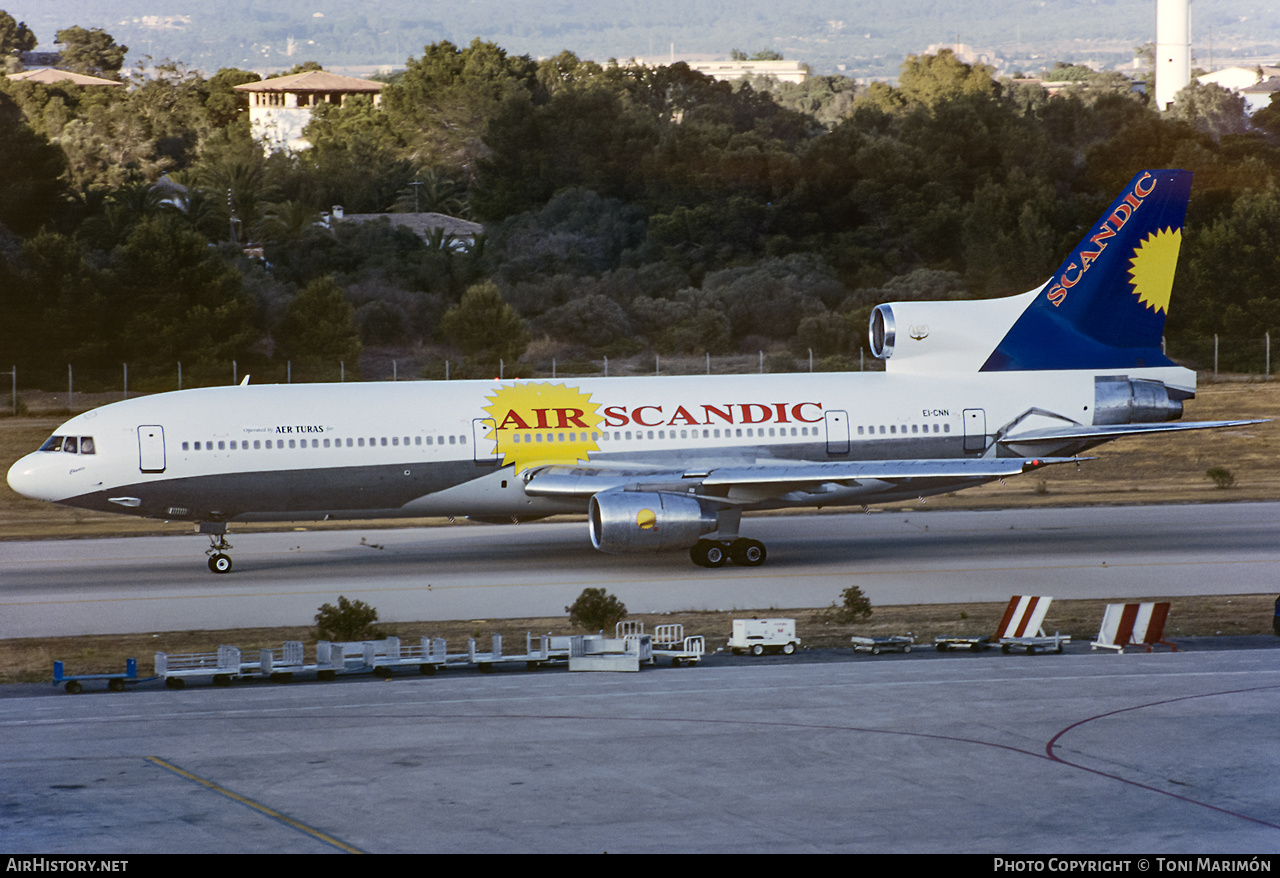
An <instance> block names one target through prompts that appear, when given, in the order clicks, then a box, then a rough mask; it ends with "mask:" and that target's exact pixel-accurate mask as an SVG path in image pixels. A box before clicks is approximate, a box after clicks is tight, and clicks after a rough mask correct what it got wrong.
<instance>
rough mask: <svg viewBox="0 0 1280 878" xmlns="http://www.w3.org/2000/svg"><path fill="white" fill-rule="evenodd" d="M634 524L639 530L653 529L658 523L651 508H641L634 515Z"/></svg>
mask: <svg viewBox="0 0 1280 878" xmlns="http://www.w3.org/2000/svg"><path fill="white" fill-rule="evenodd" d="M636 524H637V525H639V527H640V529H641V530H653V529H654V527H655V526H656V525H657V524H658V516H657V514H656V513H654V511H653V510H652V509H641V510H640V514H639V515H637V516H636Z"/></svg>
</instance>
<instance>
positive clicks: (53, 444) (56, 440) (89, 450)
mask: <svg viewBox="0 0 1280 878" xmlns="http://www.w3.org/2000/svg"><path fill="white" fill-rule="evenodd" d="M40 450H41V451H63V452H66V453H67V454H94V453H95V448H94V441H93V437H92V436H50V437H49V438H48V439H46V440H45V443H44V444H43V445H41V446H40Z"/></svg>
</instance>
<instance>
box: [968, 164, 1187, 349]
mask: <svg viewBox="0 0 1280 878" xmlns="http://www.w3.org/2000/svg"><path fill="white" fill-rule="evenodd" d="M1190 194H1191V172H1190V171H1143V172H1142V173H1140V174H1138V175H1137V176H1136V177H1134V178H1133V179H1132V180H1131V181H1130V182H1129V185H1128V186H1126V187H1125V189H1124V192H1123V193H1122V194H1121V195H1120V197H1119V198H1117V199H1116V200H1115V201H1114V202H1112V204H1111V207H1110V208H1108V209H1107V212H1106V213H1105V214H1103V216H1102V218H1101V219H1100V220H1098V222H1097V223H1095V224H1094V226H1093V228H1091V229H1090V230H1089V234H1088V235H1086V236H1085V238H1084V240H1083V241H1081V242H1080V243H1079V244H1078V245H1077V246H1076V248H1075V250H1074V251H1072V253H1071V256H1070V257H1069V258H1068V259H1067V261H1066V262H1064V263H1063V264H1062V266H1061V267H1060V268H1059V269H1058V270H1057V271H1056V272H1054V275H1053V277H1052V278H1050V280H1049V282H1048V283H1047V284H1045V286H1044V288H1043V289H1042V290H1041V291H1040V294H1039V295H1038V296H1036V298H1035V299H1034V300H1033V301H1032V302H1031V304H1030V305H1029V306H1028V307H1027V310H1026V311H1024V312H1023V313H1022V316H1021V317H1019V318H1018V320H1017V322H1015V323H1014V324H1013V327H1012V328H1011V329H1010V330H1009V332H1008V333H1007V334H1006V335H1005V337H1004V338H1003V339H1002V340H1001V341H1000V343H999V344H998V345H997V346H996V349H995V351H994V352H992V354H991V356H990V357H988V358H987V361H986V363H984V364H983V366H982V370H981V371H983V372H998V371H1003V370H1038V369H1128V368H1141V367H1145V366H1169V365H1172V363H1171V361H1170V360H1169V359H1168V358H1167V357H1165V355H1164V354H1163V353H1162V352H1161V350H1160V337H1161V334H1162V333H1163V331H1164V320H1165V316H1166V315H1167V314H1168V311H1169V294H1170V291H1171V290H1172V289H1173V275H1174V270H1175V268H1176V267H1177V263H1178V250H1179V247H1180V245H1181V243H1182V224H1183V221H1184V220H1185V219H1186V215H1187V199H1188V197H1189V196H1190Z"/></svg>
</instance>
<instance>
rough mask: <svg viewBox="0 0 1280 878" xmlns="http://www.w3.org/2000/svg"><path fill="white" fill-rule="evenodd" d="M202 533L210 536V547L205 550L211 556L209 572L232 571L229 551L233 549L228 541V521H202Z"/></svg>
mask: <svg viewBox="0 0 1280 878" xmlns="http://www.w3.org/2000/svg"><path fill="white" fill-rule="evenodd" d="M200 533H202V534H207V535H208V536H209V548H207V549H205V552H204V553H205V554H206V555H208V556H209V572H210V573H230V572H231V556H230V555H228V554H227V552H229V551H230V550H231V544H230V543H228V542H227V523H226V522H225V521H202V522H200Z"/></svg>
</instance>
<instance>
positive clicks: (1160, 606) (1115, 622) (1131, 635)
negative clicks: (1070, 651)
mask: <svg viewBox="0 0 1280 878" xmlns="http://www.w3.org/2000/svg"><path fill="white" fill-rule="evenodd" d="M1168 616H1169V602H1168V601H1163V602H1161V603H1154V602H1148V603H1140V604H1107V609H1106V611H1105V612H1104V613H1103V614H1102V628H1101V629H1099V631H1098V639H1097V640H1095V641H1094V642H1093V643H1091V644H1090V646H1091V647H1092V648H1093V649H1114V650H1115V651H1116V652H1124V650H1125V647H1127V646H1141V647H1143V648H1144V649H1146V651H1147V652H1151V647H1152V646H1153V645H1155V644H1157V643H1158V644H1161V645H1162V646H1167V647H1169V649H1170V650H1172V651H1173V652H1177V651H1178V647H1176V646H1174V645H1173V644H1172V643H1169V642H1168V641H1166V640H1165V639H1164V621H1165V619H1166V618H1168Z"/></svg>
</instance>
